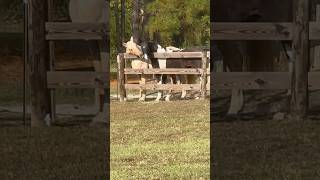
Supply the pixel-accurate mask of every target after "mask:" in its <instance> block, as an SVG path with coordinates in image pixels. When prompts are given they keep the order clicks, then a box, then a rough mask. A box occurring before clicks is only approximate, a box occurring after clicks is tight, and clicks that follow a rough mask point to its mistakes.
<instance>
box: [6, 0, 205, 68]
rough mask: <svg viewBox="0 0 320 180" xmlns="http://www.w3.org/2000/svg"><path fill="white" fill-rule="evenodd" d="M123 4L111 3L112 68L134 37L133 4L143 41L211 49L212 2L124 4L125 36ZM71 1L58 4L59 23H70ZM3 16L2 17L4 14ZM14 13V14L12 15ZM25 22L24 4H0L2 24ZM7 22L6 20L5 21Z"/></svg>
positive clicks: (60, 0)
mask: <svg viewBox="0 0 320 180" xmlns="http://www.w3.org/2000/svg"><path fill="white" fill-rule="evenodd" d="M121 1H122V0H110V9H111V12H110V30H111V33H110V38H111V40H110V42H111V64H115V59H116V58H115V57H116V54H117V52H118V51H123V48H122V41H128V40H129V39H130V37H131V36H132V14H133V3H137V2H139V3H140V4H141V9H143V11H144V13H143V19H144V23H143V38H144V39H145V40H154V39H157V40H159V43H160V44H161V45H163V46H168V45H172V46H177V47H182V48H183V47H190V46H208V45H209V39H210V0H187V1H185V0H175V1H172V0H123V2H124V3H125V25H124V27H125V34H124V36H123V37H120V36H121V33H120V30H121V27H120V23H121ZM68 2H69V1H68V0H56V1H55V7H56V8H55V9H56V11H55V15H56V16H55V19H56V20H58V21H68V20H69V17H68ZM1 12H2V13H1ZM8 12H10V13H8ZM1 19H2V20H3V21H7V23H14V21H15V22H17V21H18V22H20V23H21V22H22V21H23V3H22V0H1V1H0V22H1ZM4 19H5V20H4Z"/></svg>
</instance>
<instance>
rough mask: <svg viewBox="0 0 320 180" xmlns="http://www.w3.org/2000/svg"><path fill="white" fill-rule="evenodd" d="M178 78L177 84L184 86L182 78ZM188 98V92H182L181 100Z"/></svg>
mask: <svg viewBox="0 0 320 180" xmlns="http://www.w3.org/2000/svg"><path fill="white" fill-rule="evenodd" d="M176 78H177V84H182V83H181V79H180V76H179V75H177V76H176ZM186 96H187V91H186V90H182V92H181V99H185V98H186Z"/></svg>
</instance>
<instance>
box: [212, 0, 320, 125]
mask: <svg viewBox="0 0 320 180" xmlns="http://www.w3.org/2000/svg"><path fill="white" fill-rule="evenodd" d="M294 4H295V5H294V7H293V12H294V16H293V21H292V22H283V23H274V22H211V40H290V41H292V49H293V57H295V62H294V70H293V72H292V73H289V72H224V73H213V75H212V77H213V81H212V87H213V89H233V88H237V89H291V91H292V96H291V114H292V117H293V118H294V119H304V118H305V117H306V115H307V107H308V88H309V89H319V88H320V80H319V79H320V78H319V77H320V73H319V72H311V73H310V72H308V68H309V51H310V49H309V43H310V42H309V41H310V40H320V23H319V22H309V9H310V8H309V0H295V3H294ZM317 9H318V10H319V9H320V8H317ZM317 13H319V12H317ZM270 61H271V60H270Z"/></svg>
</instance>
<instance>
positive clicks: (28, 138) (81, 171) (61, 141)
mask: <svg viewBox="0 0 320 180" xmlns="http://www.w3.org/2000/svg"><path fill="white" fill-rule="evenodd" d="M106 133H107V132H106V129H105V127H94V128H89V127H81V126H78V127H67V128H62V127H51V128H43V129H37V128H35V129H29V128H22V127H21V128H20V127H11V128H0V137H1V141H0V155H1V161H0V179H3V180H11V179H12V180H15V179H17V180H20V179H21V180H22V179H23V180H56V179H59V180H71V179H105V178H106V176H107V168H106V165H107V163H108V162H107V153H106V152H107V151H106V144H107V141H106V139H105V137H106Z"/></svg>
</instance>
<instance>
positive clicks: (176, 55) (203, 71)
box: [118, 52, 210, 101]
mask: <svg viewBox="0 0 320 180" xmlns="http://www.w3.org/2000/svg"><path fill="white" fill-rule="evenodd" d="M152 56H153V58H160V59H167V60H171V59H181V60H189V61H191V60H192V61H193V60H201V61H202V68H167V69H159V68H157V69H132V68H125V67H126V60H134V59H137V58H138V57H137V56H134V55H131V54H126V53H125V54H119V55H118V82H119V85H118V86H119V87H118V88H119V91H120V101H124V99H125V97H126V89H135V90H194V91H200V92H201V97H202V98H204V97H205V96H206V92H207V91H208V90H210V85H208V84H207V78H208V75H210V70H208V63H209V60H208V53H207V52H172V53H154V54H153V55H152ZM152 74H175V75H178V74H179V75H199V76H201V82H200V84H129V83H127V82H126V81H125V76H126V75H152Z"/></svg>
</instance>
